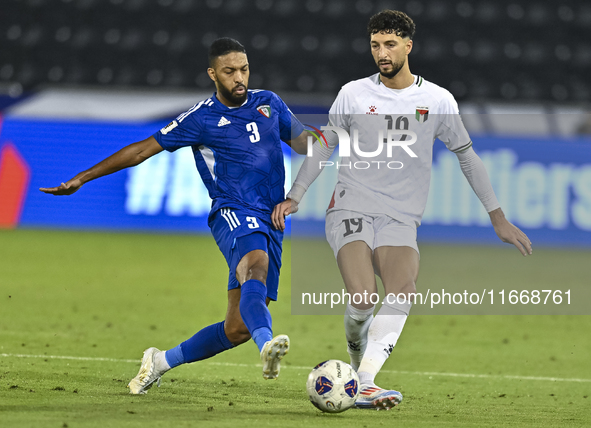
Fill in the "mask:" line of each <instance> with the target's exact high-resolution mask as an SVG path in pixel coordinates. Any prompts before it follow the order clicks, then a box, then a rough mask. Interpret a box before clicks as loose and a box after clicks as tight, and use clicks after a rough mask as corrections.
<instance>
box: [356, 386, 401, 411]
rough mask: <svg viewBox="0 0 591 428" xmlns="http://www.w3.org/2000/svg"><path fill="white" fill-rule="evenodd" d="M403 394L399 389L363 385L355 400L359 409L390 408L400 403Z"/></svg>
mask: <svg viewBox="0 0 591 428" xmlns="http://www.w3.org/2000/svg"><path fill="white" fill-rule="evenodd" d="M401 401H402V394H401V393H400V392H398V391H394V390H391V389H390V390H388V389H382V388H380V387H378V386H375V385H374V386H365V387H361V388H360V391H359V396H358V397H357V400H355V407H357V408H358V409H375V410H390V409H392V408H394V407H395V406H397V405H398V404H400V402H401Z"/></svg>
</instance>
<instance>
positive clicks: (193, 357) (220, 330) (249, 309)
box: [164, 279, 273, 368]
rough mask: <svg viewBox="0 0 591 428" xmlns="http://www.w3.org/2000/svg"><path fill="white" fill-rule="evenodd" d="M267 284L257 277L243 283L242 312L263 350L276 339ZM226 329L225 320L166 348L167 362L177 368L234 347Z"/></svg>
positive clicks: (256, 341) (243, 318) (249, 329)
mask: <svg viewBox="0 0 591 428" xmlns="http://www.w3.org/2000/svg"><path fill="white" fill-rule="evenodd" d="M266 299H267V287H265V285H264V284H263V283H262V282H261V281H258V280H256V279H251V280H249V281H246V282H245V283H244V284H242V290H241V293H240V315H241V316H242V320H243V321H244V324H246V327H247V328H248V331H249V332H250V335H251V336H252V339H253V340H254V342H255V343H256V344H257V346H258V348H259V351H261V350H262V349H263V346H264V345H265V343H266V342H268V341H269V340H271V339H273V332H272V330H271V313H270V312H269V308H267V304H266ZM233 347H234V345H232V343H231V342H230V341H229V340H228V337H227V336H226V333H225V332H224V321H222V322H219V323H217V324H212V325H210V326H207V327H205V328H203V329H201V330H200V331H198V332H197V333H196V334H195V335H194V336H193V337H191V338H190V339H188V340H185V341H184V342H183V343H181V344H180V345H178V346H176V347H174V348H172V349H169V350H168V351H166V353H165V354H164V356H165V357H166V362H167V363H168V365H169V366H170V367H171V368H173V367H177V366H180V365H181V364H184V363H192V362H195V361H200V360H205V359H206V358H210V357H213V356H214V355H216V354H219V353H220V352H223V351H225V350H227V349H230V348H233Z"/></svg>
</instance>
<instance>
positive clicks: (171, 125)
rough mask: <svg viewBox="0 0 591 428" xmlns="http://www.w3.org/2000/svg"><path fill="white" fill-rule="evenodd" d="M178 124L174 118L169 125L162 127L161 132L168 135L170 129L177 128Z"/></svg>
mask: <svg viewBox="0 0 591 428" xmlns="http://www.w3.org/2000/svg"><path fill="white" fill-rule="evenodd" d="M177 126H179V124H178V122H177V121H176V120H173V121H172V122H170V123H169V124H168V125H166V126H165V127H164V128H162V129H161V130H160V132H161V133H162V135H166V134H168V133H169V132H170V131H172V130H173V129H174V128H176V127H177Z"/></svg>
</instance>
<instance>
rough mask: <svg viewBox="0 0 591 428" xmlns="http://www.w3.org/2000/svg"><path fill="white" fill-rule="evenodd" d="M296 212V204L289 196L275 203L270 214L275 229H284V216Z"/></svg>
mask: <svg viewBox="0 0 591 428" xmlns="http://www.w3.org/2000/svg"><path fill="white" fill-rule="evenodd" d="M296 212H298V204H297V203H296V202H295V201H294V200H292V199H290V198H287V199H286V200H285V201H283V202H281V203H279V204H277V205H275V208H274V209H273V213H272V214H271V220H272V221H273V226H274V227H275V229H277V230H282V231H283V230H285V217H287V216H288V215H290V214H295V213H296Z"/></svg>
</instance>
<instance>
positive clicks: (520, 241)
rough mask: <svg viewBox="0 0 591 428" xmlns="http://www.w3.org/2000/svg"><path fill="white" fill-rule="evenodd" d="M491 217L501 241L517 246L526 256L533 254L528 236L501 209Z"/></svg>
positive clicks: (491, 214)
mask: <svg viewBox="0 0 591 428" xmlns="http://www.w3.org/2000/svg"><path fill="white" fill-rule="evenodd" d="M489 215H490V219H491V222H492V225H493V227H494V228H495V232H496V234H497V236H498V237H499V239H500V240H501V241H503V242H506V243H508V244H513V245H515V247H517V249H518V250H519V251H520V252H521V254H523V255H524V256H527V255H528V254H530V255H531V254H532V248H531V241H530V240H529V238H528V237H527V235H526V234H525V233H523V232H522V231H521V230H520V229H519V228H518V227H517V226H515V225H514V224H512V223H511V222H509V220H507V219H506V218H505V214H503V211H502V210H501V209H500V208H498V209H496V210H494V211H491V212H490V213H489Z"/></svg>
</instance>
